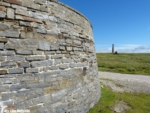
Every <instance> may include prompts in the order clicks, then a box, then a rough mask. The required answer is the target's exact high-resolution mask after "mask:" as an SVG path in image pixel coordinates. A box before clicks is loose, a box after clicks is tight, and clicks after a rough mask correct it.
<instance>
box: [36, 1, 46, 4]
mask: <svg viewBox="0 0 150 113" xmlns="http://www.w3.org/2000/svg"><path fill="white" fill-rule="evenodd" d="M46 1H47V0H35V3H38V4H41V5H42V4H44V3H45V2H46Z"/></svg>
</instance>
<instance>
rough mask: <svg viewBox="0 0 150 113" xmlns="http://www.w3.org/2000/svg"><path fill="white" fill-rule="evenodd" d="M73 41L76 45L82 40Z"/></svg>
mask: <svg viewBox="0 0 150 113" xmlns="http://www.w3.org/2000/svg"><path fill="white" fill-rule="evenodd" d="M73 42H74V44H75V45H81V41H79V40H74V41H73Z"/></svg>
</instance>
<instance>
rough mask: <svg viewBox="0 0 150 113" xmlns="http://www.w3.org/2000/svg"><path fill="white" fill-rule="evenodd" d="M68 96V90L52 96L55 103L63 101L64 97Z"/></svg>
mask: <svg viewBox="0 0 150 113" xmlns="http://www.w3.org/2000/svg"><path fill="white" fill-rule="evenodd" d="M66 94H67V91H66V90H61V91H58V92H55V93H53V94H52V100H53V101H58V100H61V98H62V97H64V96H65V95H66Z"/></svg>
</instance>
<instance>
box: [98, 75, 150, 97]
mask: <svg viewBox="0 0 150 113" xmlns="http://www.w3.org/2000/svg"><path fill="white" fill-rule="evenodd" d="M99 77H100V79H101V82H102V83H103V84H104V85H106V86H108V87H110V88H111V89H112V90H113V91H116V92H131V93H146V94H150V76H145V75H130V74H119V73H110V72H99Z"/></svg>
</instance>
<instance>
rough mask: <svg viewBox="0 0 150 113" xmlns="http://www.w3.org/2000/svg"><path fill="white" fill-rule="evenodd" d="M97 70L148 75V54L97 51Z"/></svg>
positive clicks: (149, 69) (149, 56)
mask: <svg viewBox="0 0 150 113" xmlns="http://www.w3.org/2000/svg"><path fill="white" fill-rule="evenodd" d="M97 62H98V69H99V71H107V72H117V73H123V74H143V75H150V54H148V53H145V54H141V53H138V54H125V53H120V54H117V55H114V54H111V53H97Z"/></svg>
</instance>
